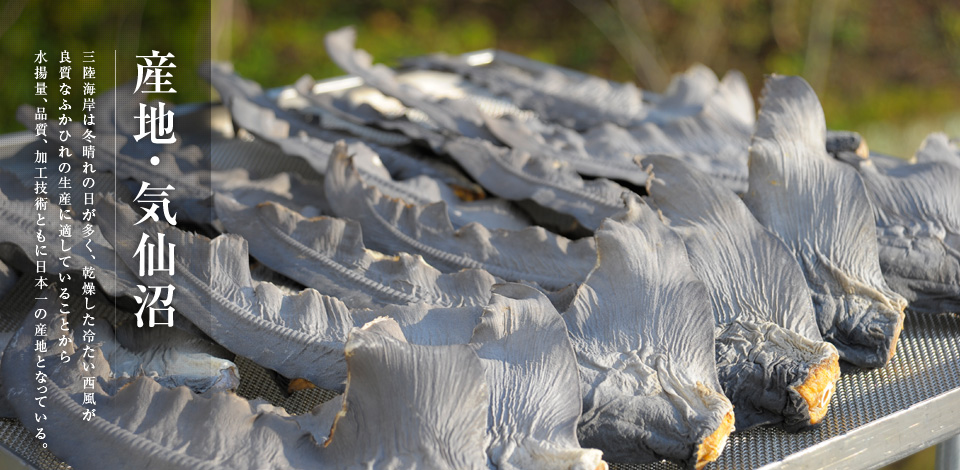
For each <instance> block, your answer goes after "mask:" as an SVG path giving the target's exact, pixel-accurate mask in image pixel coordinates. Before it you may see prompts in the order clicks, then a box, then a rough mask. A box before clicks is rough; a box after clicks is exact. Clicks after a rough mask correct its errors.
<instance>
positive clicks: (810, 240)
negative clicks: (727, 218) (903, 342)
mask: <svg viewBox="0 0 960 470" xmlns="http://www.w3.org/2000/svg"><path fill="white" fill-rule="evenodd" d="M763 96H764V98H763V102H762V103H763V106H762V108H761V110H760V117H759V119H758V120H757V128H756V131H755V133H754V136H753V141H752V144H751V147H750V190H749V191H748V192H747V193H746V194H745V195H744V202H745V203H746V204H747V206H748V207H749V208H750V210H751V212H753V214H754V216H756V218H757V219H758V220H759V221H760V223H762V224H763V225H764V226H766V227H767V228H768V229H770V230H771V231H772V232H774V233H775V234H777V236H779V237H780V239H781V240H783V241H784V243H786V245H787V247H788V249H789V250H790V251H791V252H792V253H793V255H794V257H795V258H796V259H797V261H798V262H799V263H800V266H801V268H803V270H804V275H805V276H806V279H807V285H808V286H809V287H810V290H811V292H812V294H813V303H814V307H815V309H816V311H817V322H818V324H819V327H820V333H821V334H822V335H823V337H824V339H826V340H827V341H829V342H831V343H833V344H834V345H835V346H836V347H837V349H838V350H839V352H840V357H841V358H842V359H844V360H847V361H849V362H851V363H853V364H856V365H858V366H863V367H878V366H882V365H883V364H885V363H886V362H887V360H889V359H890V358H891V357H892V356H893V354H894V352H895V350H896V343H897V338H898V337H899V335H900V330H901V328H902V326H903V310H904V308H905V307H906V305H907V302H906V300H905V299H904V298H903V297H901V296H900V295H898V294H896V293H895V292H893V291H892V290H891V289H890V288H889V287H887V284H886V282H885V281H884V279H883V275H882V274H881V271H880V264H879V261H878V259H879V258H878V252H877V240H876V235H875V233H876V232H875V228H874V220H873V208H872V206H871V204H870V200H869V197H868V196H867V192H866V189H865V188H864V184H863V180H862V179H861V178H860V176H859V175H857V172H856V170H854V169H853V168H850V167H849V166H847V165H845V164H843V163H841V162H838V161H836V160H834V159H832V158H831V157H830V156H829V155H828V154H827V153H826V150H825V132H826V125H825V123H824V117H823V109H822V108H821V107H820V103H819V102H818V101H817V97H816V95H815V94H814V92H813V90H812V89H811V88H810V86H809V85H807V83H806V82H804V81H803V79H801V78H798V77H783V76H776V75H775V76H772V77H770V78H769V79H768V80H767V84H766V87H765V88H764V94H763Z"/></svg>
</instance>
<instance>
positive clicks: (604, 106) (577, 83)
mask: <svg viewBox="0 0 960 470" xmlns="http://www.w3.org/2000/svg"><path fill="white" fill-rule="evenodd" d="M494 54H495V56H496V57H497V58H500V59H503V58H505V57H506V58H509V57H512V54H510V53H507V52H503V51H496V52H495V53H494ZM522 60H524V61H530V59H526V58H524V59H522ZM407 65H412V66H414V67H416V68H432V69H441V70H452V71H454V72H456V73H457V74H460V75H462V76H463V77H465V78H466V79H467V80H469V81H470V82H471V83H473V84H476V85H480V86H482V87H484V88H486V89H487V90H489V91H490V92H491V93H493V94H495V95H497V96H500V97H503V98H505V100H506V101H507V102H508V103H510V104H512V105H515V106H517V107H519V108H522V109H523V110H530V111H533V112H534V113H536V114H537V115H538V116H539V117H541V118H543V119H546V120H548V121H553V122H557V123H559V124H561V125H563V126H566V127H570V128H574V129H587V128H590V127H593V126H595V125H598V124H600V123H603V122H614V123H617V124H620V125H627V124H629V123H630V122H631V120H632V119H634V118H636V117H637V116H640V115H642V114H643V110H644V105H643V98H642V94H641V92H640V90H639V89H637V87H636V86H635V85H633V84H632V83H622V84H621V83H614V82H611V81H608V80H604V79H602V78H597V77H594V76H590V75H585V74H580V73H578V72H572V71H569V70H563V69H560V68H558V67H556V66H552V65H549V64H538V65H539V66H540V70H531V71H521V70H520V69H517V68H515V67H511V66H506V65H500V64H496V63H494V64H490V65H486V66H479V67H478V66H473V65H470V64H469V63H468V62H467V60H466V59H464V58H463V57H458V56H447V55H443V54H435V55H429V56H425V57H418V58H414V59H412V60H410V61H408V64H407Z"/></svg>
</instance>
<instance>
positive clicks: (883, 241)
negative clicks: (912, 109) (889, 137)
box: [856, 138, 960, 313]
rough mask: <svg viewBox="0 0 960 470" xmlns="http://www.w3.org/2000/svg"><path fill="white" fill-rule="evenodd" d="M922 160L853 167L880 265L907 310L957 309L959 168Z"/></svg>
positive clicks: (959, 303) (959, 301) (959, 296)
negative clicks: (868, 205)
mask: <svg viewBox="0 0 960 470" xmlns="http://www.w3.org/2000/svg"><path fill="white" fill-rule="evenodd" d="M927 140H928V141H930V140H932V139H931V138H928V139H927ZM929 147H930V145H927V146H926V148H927V149H929ZM922 152H923V151H921V152H917V154H918V156H919V155H920V154H921V153H922ZM921 160H928V161H929V162H928V163H915V164H904V165H899V166H896V167H889V168H886V169H881V168H879V167H877V166H876V165H874V164H873V162H872V159H871V160H866V161H863V162H861V163H859V164H858V165H856V168H857V170H858V171H859V172H860V176H861V177H862V178H863V181H864V184H865V186H866V188H867V194H868V195H869V196H870V201H871V202H872V205H873V210H874V216H875V219H876V224H877V237H878V244H879V255H880V269H881V270H882V271H883V276H884V278H885V279H886V281H887V283H889V284H890V287H891V288H893V290H895V291H896V292H898V293H900V294H901V295H903V296H904V297H906V298H907V300H909V301H910V309H911V310H914V311H920V312H931V313H940V312H955V311H960V166H953V165H951V164H949V163H947V160H940V161H935V160H933V159H926V158H924V159H921Z"/></svg>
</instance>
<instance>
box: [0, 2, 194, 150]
mask: <svg viewBox="0 0 960 470" xmlns="http://www.w3.org/2000/svg"><path fill="white" fill-rule="evenodd" d="M0 34H2V36H0V70H3V71H4V73H5V80H4V81H3V86H0V110H2V112H0V133H5V132H11V131H17V130H22V129H23V125H21V124H20V123H18V122H17V121H16V113H15V110H16V109H17V107H18V106H19V105H21V104H30V105H33V106H39V105H42V101H41V100H40V98H38V97H36V96H35V86H36V85H35V84H36V83H37V81H38V80H36V79H35V78H34V65H36V64H34V63H33V61H34V55H35V54H36V53H37V52H38V51H40V50H43V51H45V52H46V55H47V60H48V62H47V63H46V66H47V73H48V78H47V79H46V83H47V87H48V99H49V100H50V101H49V103H48V104H47V112H48V115H49V116H50V119H56V117H58V116H59V115H60V114H61V112H60V111H57V114H56V115H54V114H53V113H52V112H51V111H52V109H51V108H52V104H53V103H54V102H55V101H56V102H59V100H60V99H61V96H60V94H59V92H58V91H55V90H54V88H56V86H57V85H58V84H59V83H61V82H63V83H67V84H69V85H70V86H71V87H72V92H71V96H69V97H67V98H68V102H69V103H70V104H71V105H72V106H73V109H72V110H71V111H70V112H68V113H67V115H68V116H70V117H71V118H72V119H74V120H79V119H81V114H80V111H81V109H80V104H81V103H82V97H81V86H82V85H83V83H84V82H89V81H90V80H83V79H82V77H83V76H82V73H81V67H82V66H83V65H91V64H83V63H82V60H83V59H82V57H83V56H82V53H83V52H85V51H91V50H93V51H95V52H96V56H95V60H96V62H95V63H94V64H92V65H94V66H95V68H96V79H95V80H93V83H94V86H95V87H96V91H97V92H98V93H103V92H106V91H109V90H111V89H113V88H114V83H117V84H119V85H122V84H124V83H126V82H128V81H131V80H134V79H136V76H137V58H136V56H138V55H149V54H150V53H151V51H152V50H154V49H156V50H158V51H159V52H160V53H161V54H165V53H167V52H172V53H173V54H174V56H175V58H174V59H173V61H172V62H173V63H174V64H176V66H177V68H176V69H174V70H173V78H172V80H171V82H172V84H173V85H172V86H173V87H174V89H176V90H177V93H174V94H163V95H156V96H151V98H156V99H163V100H164V101H171V102H175V103H188V102H198V101H208V100H210V97H211V93H210V88H209V86H207V84H206V82H205V81H203V80H201V79H200V78H199V77H198V76H197V69H198V67H199V66H200V64H201V63H203V62H204V61H206V60H209V59H210V40H209V35H210V5H209V4H206V3H205V2H194V1H189V0H168V1H164V2H144V1H140V2H119V1H109V0H83V1H76V2H63V1H55V0H33V1H26V0H10V1H7V2H6V3H5V4H3V6H2V9H0ZM61 51H68V52H69V53H70V58H71V60H72V63H71V64H70V65H71V67H72V70H71V74H70V80H60V79H59V67H60V63H59V61H60V52H61ZM114 51H116V77H114ZM141 63H142V62H141ZM115 80H116V82H115ZM131 119H132V116H131Z"/></svg>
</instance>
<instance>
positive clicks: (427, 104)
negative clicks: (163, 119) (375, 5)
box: [323, 26, 490, 139]
mask: <svg viewBox="0 0 960 470" xmlns="http://www.w3.org/2000/svg"><path fill="white" fill-rule="evenodd" d="M356 39H357V32H356V30H354V29H353V28H352V27H349V26H348V27H345V28H341V29H338V30H336V31H333V32H330V33H328V34H327V35H326V36H325V37H324V40H323V43H324V45H325V46H326V49H327V53H328V54H329V55H330V58H331V59H333V61H334V62H336V63H337V65H339V66H340V68H342V69H344V70H345V71H347V73H350V74H353V75H356V76H358V77H360V78H362V79H363V81H364V83H366V84H367V85H370V86H372V87H374V88H376V89H378V90H380V91H381V92H383V94H385V95H387V96H392V97H394V98H396V99H398V100H400V101H401V102H402V103H403V104H404V105H406V106H409V107H411V108H414V109H418V110H420V111H422V112H423V113H425V114H426V115H427V116H429V117H430V119H431V120H433V121H434V122H435V123H436V124H437V125H439V126H440V128H441V129H443V130H444V131H446V132H448V133H454V134H461V135H465V136H468V137H482V138H485V139H489V138H490V134H489V132H488V131H487V130H486V129H485V128H484V119H483V115H482V114H481V113H480V112H479V111H478V110H477V108H476V107H475V106H473V104H472V103H469V102H467V101H465V100H445V101H444V102H443V103H441V104H438V103H435V102H434V101H433V100H432V99H431V98H430V97H429V96H428V95H426V94H425V93H422V92H421V91H420V90H417V89H416V88H414V87H412V86H409V85H405V84H402V83H400V82H398V81H397V79H396V73H395V72H394V71H393V70H391V69H390V68H388V67H386V66H384V65H381V64H376V65H374V64H373V59H372V58H371V57H370V54H368V53H367V52H366V51H363V50H360V49H356V47H355V43H356Z"/></svg>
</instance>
